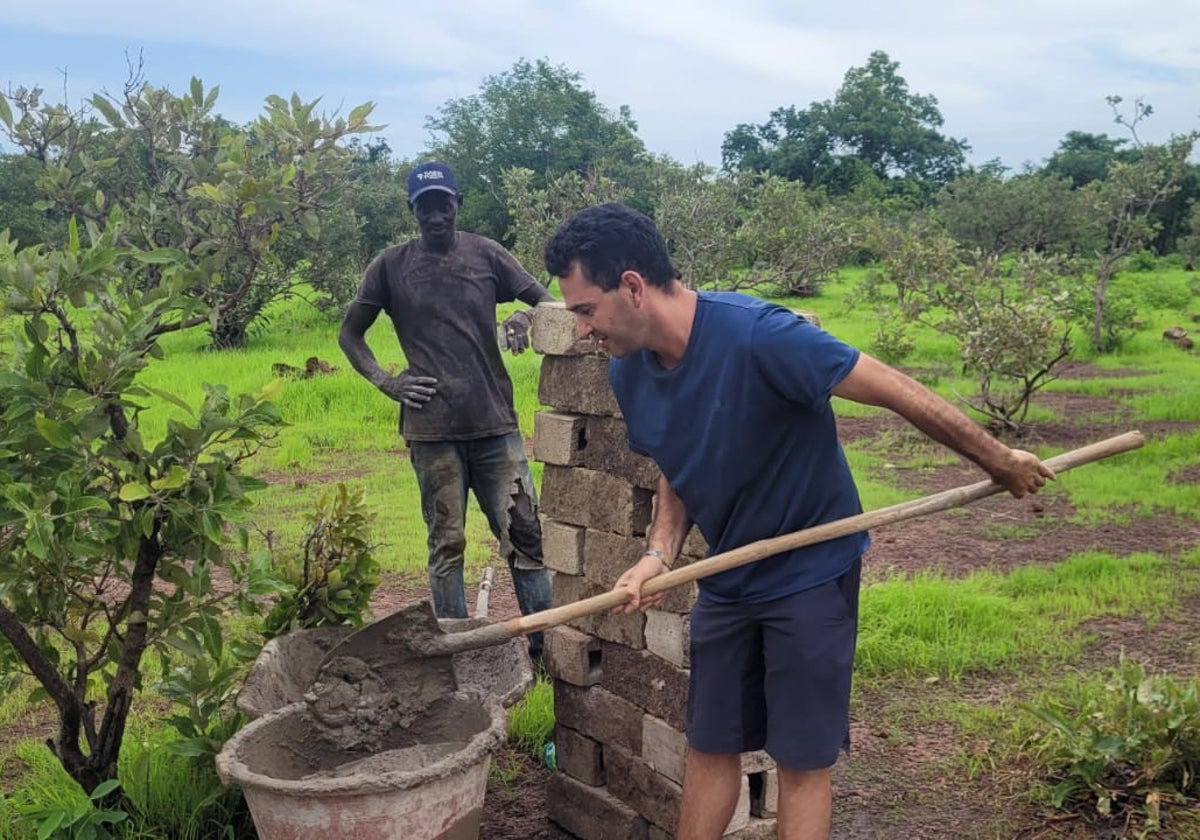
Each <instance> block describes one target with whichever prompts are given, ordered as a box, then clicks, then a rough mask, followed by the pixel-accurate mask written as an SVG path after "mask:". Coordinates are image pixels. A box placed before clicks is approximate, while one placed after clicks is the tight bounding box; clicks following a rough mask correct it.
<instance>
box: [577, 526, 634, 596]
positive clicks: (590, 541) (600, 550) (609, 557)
mask: <svg viewBox="0 0 1200 840" xmlns="http://www.w3.org/2000/svg"><path fill="white" fill-rule="evenodd" d="M645 550H646V538H645V537H626V536H622V535H621V534H613V533H610V532H608V531H596V530H589V531H587V533H586V536H585V537H584V543H583V576H584V577H586V578H587V579H588V580H590V581H591V582H592V583H594V584H596V586H599V587H601V588H603V589H612V588H613V586H614V585H616V582H617V579H618V578H619V577H621V575H623V574H625V572H627V571H628V570H629V569H630V567H632V566H633V565H634V564H636V563H637V561H638V560H640V559H641V558H642V553H643V552H644V551H645Z"/></svg>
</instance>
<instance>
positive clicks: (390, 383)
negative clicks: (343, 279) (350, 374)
mask: <svg viewBox="0 0 1200 840" xmlns="http://www.w3.org/2000/svg"><path fill="white" fill-rule="evenodd" d="M379 312H380V310H379V308H378V307H375V306H368V305H367V304H365V303H360V302H359V301H354V302H353V303H351V304H350V307H349V308H348V309H347V310H346V315H345V317H344V318H342V327H341V329H340V330H338V346H339V347H341V348H342V352H343V353H345V354H346V358H347V359H348V360H349V361H350V365H351V366H352V367H353V368H354V369H355V370H356V371H358V372H359V374H360V375H361V376H362V377H363V378H364V379H366V380H367V381H368V382H370V383H371V384H372V385H374V386H375V387H376V388H378V389H379V390H380V391H382V392H383V393H384V394H386V395H387V396H388V397H390V398H392V399H393V400H395V401H396V402H399V403H404V405H406V406H408V407H409V408H415V409H420V408H423V407H424V405H425V403H427V402H429V401H430V400H431V399H433V395H434V394H436V393H437V379H435V378H434V377H432V376H414V375H413V374H412V373H410V372H409V371H407V370H405V371H401V372H400V373H399V374H398V375H396V376H391V375H389V374H388V372H387V371H386V370H384V369H383V368H382V367H380V366H379V361H378V360H377V359H376V358H375V354H374V353H372V352H371V348H370V346H369V345H368V344H367V330H369V329H370V328H371V325H372V324H374V323H375V319H376V318H378V317H379Z"/></svg>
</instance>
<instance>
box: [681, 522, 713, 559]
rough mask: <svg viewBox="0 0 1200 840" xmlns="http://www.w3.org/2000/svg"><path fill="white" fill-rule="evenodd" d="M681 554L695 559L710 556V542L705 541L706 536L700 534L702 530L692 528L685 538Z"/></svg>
mask: <svg viewBox="0 0 1200 840" xmlns="http://www.w3.org/2000/svg"><path fill="white" fill-rule="evenodd" d="M679 553H680V554H685V555H687V556H688V557H695V558H702V557H706V556H708V542H707V541H706V540H705V539H704V535H703V534H701V533H700V529H699V528H697V527H696V526H695V525H693V526H692V529H691V530H690V531H688V533H687V536H686V537H684V539H683V548H682V549H680V552H679Z"/></svg>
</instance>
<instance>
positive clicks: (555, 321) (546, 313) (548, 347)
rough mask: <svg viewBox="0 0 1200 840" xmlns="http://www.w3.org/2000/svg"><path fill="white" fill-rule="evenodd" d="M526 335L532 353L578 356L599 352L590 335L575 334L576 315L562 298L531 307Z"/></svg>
mask: <svg viewBox="0 0 1200 840" xmlns="http://www.w3.org/2000/svg"><path fill="white" fill-rule="evenodd" d="M529 338H530V340H531V342H532V343H533V351H534V352H535V353H543V354H545V355H547V356H582V355H587V354H597V353H601V352H602V351H601V350H600V347H599V345H598V344H596V342H595V341H593V340H592V339H590V338H580V337H579V319H578V318H576V317H575V315H574V314H573V313H572V312H570V311H568V310H567V307H566V304H564V303H563V302H562V301H557V300H556V301H552V302H546V303H539V304H538V305H537V307H536V308H535V309H534V310H533V327H532V328H531V329H530V334H529Z"/></svg>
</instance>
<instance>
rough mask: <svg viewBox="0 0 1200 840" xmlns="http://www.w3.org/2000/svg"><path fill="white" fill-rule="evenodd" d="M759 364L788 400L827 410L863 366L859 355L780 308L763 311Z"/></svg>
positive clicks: (757, 337) (758, 327) (757, 333)
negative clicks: (832, 398) (844, 382)
mask: <svg viewBox="0 0 1200 840" xmlns="http://www.w3.org/2000/svg"><path fill="white" fill-rule="evenodd" d="M752 343H753V344H752V346H753V354H754V360H755V362H756V364H757V365H758V368H759V371H760V372H761V374H762V376H763V378H764V379H765V380H766V381H767V382H768V383H769V384H770V385H771V387H772V388H774V389H775V390H776V391H778V392H779V393H780V394H781V395H782V396H783V397H784V398H785V399H788V400H791V401H792V402H796V403H799V404H801V405H806V406H817V405H822V404H824V403H826V402H828V401H829V396H830V393H831V392H832V391H833V389H834V388H835V387H836V386H837V384H838V383H839V382H841V381H842V380H843V379H845V378H846V376H847V375H848V374H849V373H850V371H851V370H853V369H854V365H855V364H857V362H858V357H859V351H858V349H857V348H854V347H851V346H850V345H849V344H846V343H845V342H843V341H840V340H838V339H836V338H834V337H833V336H832V335H830V334H829V333H827V332H825V331H824V330H822V329H821V328H820V327H815V326H813V325H812V324H810V323H809V322H808V321H806V320H804V319H803V318H801V317H800V316H798V315H796V314H795V313H794V312H791V311H790V310H787V309H784V308H783V307H781V306H773V307H769V308H767V309H764V310H763V313H762V314H761V315H760V316H759V318H758V321H757V322H756V323H755V325H754V336H753V339H752Z"/></svg>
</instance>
